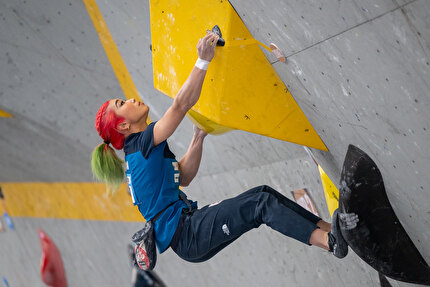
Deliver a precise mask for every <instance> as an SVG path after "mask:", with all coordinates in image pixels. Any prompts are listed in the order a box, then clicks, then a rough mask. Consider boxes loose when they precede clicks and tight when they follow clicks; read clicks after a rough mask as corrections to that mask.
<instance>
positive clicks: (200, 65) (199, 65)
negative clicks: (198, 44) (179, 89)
mask: <svg viewBox="0 0 430 287" xmlns="http://www.w3.org/2000/svg"><path fill="white" fill-rule="evenodd" d="M209 63H210V62H208V61H206V60H202V59H200V58H198V59H197V61H196V64H195V66H196V67H197V68H199V69H200V70H205V71H206V70H207V69H208V67H209Z"/></svg>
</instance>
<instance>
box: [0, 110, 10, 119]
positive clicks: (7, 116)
mask: <svg viewBox="0 0 430 287" xmlns="http://www.w3.org/2000/svg"><path fill="white" fill-rule="evenodd" d="M0 117H2V118H13V116H12V115H11V114H9V113H6V112H5V111H2V110H0Z"/></svg>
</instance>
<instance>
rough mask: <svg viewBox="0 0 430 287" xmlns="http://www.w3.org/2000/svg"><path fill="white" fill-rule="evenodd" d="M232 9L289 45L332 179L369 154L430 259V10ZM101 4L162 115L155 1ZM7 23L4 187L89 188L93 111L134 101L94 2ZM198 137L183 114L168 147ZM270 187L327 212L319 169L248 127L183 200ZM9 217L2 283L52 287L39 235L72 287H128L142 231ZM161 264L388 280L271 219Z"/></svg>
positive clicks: (171, 275)
mask: <svg viewBox="0 0 430 287" xmlns="http://www.w3.org/2000/svg"><path fill="white" fill-rule="evenodd" d="M231 3H232V5H233V6H234V7H235V9H236V11H237V12H238V14H239V15H240V17H241V18H242V20H243V21H244V23H245V24H246V26H247V27H248V29H249V30H250V32H251V33H252V35H253V36H254V37H255V38H256V39H257V40H259V41H261V42H263V43H266V44H268V43H270V42H274V43H276V44H277V45H278V47H280V48H281V49H282V50H283V51H284V52H285V54H286V56H287V62H286V63H285V64H283V63H280V62H275V60H276V59H275V58H274V57H273V55H270V54H267V57H268V60H269V61H271V62H275V63H274V64H273V66H274V68H275V69H276V71H277V72H278V74H279V75H280V77H281V78H282V80H283V81H284V83H285V84H286V85H287V86H288V88H289V90H290V92H291V94H292V95H293V96H294V98H295V99H296V101H297V102H298V104H299V105H300V107H301V108H302V110H303V111H304V113H305V114H306V116H307V118H308V119H309V121H310V122H311V123H312V125H313V126H314V127H315V129H316V131H317V132H318V133H319V135H320V136H321V138H322V140H323V141H324V142H325V144H326V145H327V147H328V148H329V150H330V151H329V152H318V151H315V154H316V156H317V158H318V160H319V161H320V163H321V165H322V166H323V168H324V170H325V171H326V172H327V173H328V175H329V176H330V177H331V179H332V180H333V181H334V182H335V183H337V182H338V181H339V178H340V169H341V167H342V163H343V158H344V156H345V153H346V149H347V146H348V144H354V145H356V146H358V147H360V148H361V149H363V150H364V151H365V152H366V153H368V154H369V155H370V156H371V157H372V158H373V159H374V160H375V162H376V163H377V165H378V166H379V168H380V170H381V172H382V175H383V177H384V181H385V185H386V189H387V194H388V197H389V199H390V202H391V204H392V206H393V208H394V210H395V212H396V214H397V216H398V217H399V219H400V221H401V223H402V225H403V226H404V228H405V229H406V231H407V232H408V234H409V235H410V237H411V239H412V240H413V241H414V243H415V244H416V246H417V248H418V249H419V250H420V252H421V254H422V255H423V257H424V258H425V259H426V261H427V262H430V248H429V247H428V245H427V244H425V243H426V242H428V240H429V237H430V229H429V221H430V208H429V206H430V196H429V191H428V187H429V183H430V178H429V176H428V170H429V169H430V164H429V157H430V154H429V152H428V149H427V147H428V143H429V140H430V134H429V130H430V126H429V122H430V116H429V113H428V109H429V106H430V97H429V92H428V90H429V88H430V77H429V75H430V64H429V61H430V59H429V54H430V14H429V11H430V2H428V1H425V0H413V1H406V0H404V1H400V0H399V1H396V0H379V1H359V2H357V1H353V0H342V1H325V2H321V1H270V3H269V2H268V1H257V0H247V1H244V0H234V1H231ZM97 4H98V5H99V8H100V10H101V12H102V14H103V17H104V19H105V21H106V23H107V26H108V28H109V30H110V32H111V33H112V36H113V38H114V40H115V43H116V45H117V47H118V49H119V52H120V54H121V56H122V58H123V60H124V62H125V64H126V66H127V68H128V71H129V72H130V74H131V77H132V78H133V81H134V83H135V85H136V87H137V90H138V91H139V94H140V95H141V98H142V99H143V100H144V101H145V102H146V103H148V104H149V106H150V108H151V113H150V116H151V119H153V120H156V119H159V118H160V117H161V116H162V115H163V113H164V111H165V110H166V109H167V108H168V107H169V105H170V104H171V99H170V98H168V97H167V96H164V95H162V94H161V93H159V92H157V91H156V90H155V89H154V87H153V83H152V63H151V60H152V59H151V51H150V43H151V35H150V19H149V3H148V2H147V1H130V0H126V1H121V2H118V1H113V0H98V1H97ZM0 23H1V24H0V63H1V66H0V67H1V68H0V109H1V110H4V111H6V112H8V113H11V114H12V115H13V116H14V117H13V118H0V131H1V132H0V148H1V153H0V181H1V182H34V181H36V182H39V181H42V182H58V181H60V182H61V181H64V182H73V181H82V182H86V181H91V180H92V175H91V172H90V168H89V158H90V154H91V151H92V149H93V147H95V146H96V144H98V143H100V139H99V138H98V136H97V133H96V132H95V131H94V128H93V125H94V124H93V123H94V116H95V113H96V111H97V109H98V107H99V106H100V105H101V104H102V103H103V102H104V101H106V100H107V99H110V98H115V97H122V96H123V94H122V90H121V88H120V86H119V84H118V82H117V80H116V77H115V75H114V73H113V71H112V67H111V65H110V63H109V61H108V60H107V57H106V54H105V52H104V50H103V47H102V45H101V43H100V40H99V38H98V36H97V33H96V31H95V29H94V26H93V24H92V22H91V19H90V17H89V15H88V12H87V10H86V8H85V5H84V3H83V2H82V1H76V0H73V1H72V0H68V1H67V0H61V1H52V0H39V1H28V0H27V1H23V0H21V1H11V0H0ZM202 33H204V31H202ZM268 112H270V111H268ZM191 137H192V124H191V123H190V121H189V120H185V121H184V122H183V123H182V124H181V126H180V128H179V129H178V130H177V132H176V133H175V134H174V135H173V136H172V138H171V139H170V141H169V144H170V146H171V148H172V150H173V151H174V152H175V154H176V155H177V157H180V156H182V155H183V154H184V153H185V151H186V149H187V147H188V144H189V141H190V140H191ZM259 184H268V185H270V186H272V187H274V188H276V189H278V190H279V191H280V192H282V193H283V194H285V195H286V196H287V197H289V198H292V196H291V193H290V192H291V191H292V190H294V189H299V188H307V189H308V191H309V193H310V194H311V196H312V197H313V199H314V201H315V202H316V204H317V206H318V209H319V212H320V214H321V215H322V217H323V218H324V219H326V220H328V219H329V214H328V211H327V210H326V207H325V203H324V197H323V193H322V187H321V183H320V180H319V175H318V171H317V169H316V167H315V166H314V164H313V162H311V161H310V159H309V158H308V157H307V155H306V153H305V152H304V150H303V148H302V147H301V146H298V145H295V144H291V143H287V142H282V141H279V140H275V139H270V138H265V137H262V136H259V135H254V134H249V133H246V132H242V131H233V132H230V133H228V134H225V135H221V136H209V137H208V138H207V140H206V144H205V149H204V155H203V161H202V166H201V169H200V171H199V174H198V176H197V178H196V179H195V182H194V183H193V184H192V185H191V186H190V187H189V188H187V189H186V190H185V191H186V192H187V194H188V196H189V197H190V198H193V199H196V200H198V201H199V205H200V206H203V205H205V204H209V203H211V202H215V201H218V200H221V199H223V198H225V197H227V196H234V195H236V194H238V193H240V192H242V191H244V190H246V189H247V188H250V187H253V186H255V185H259ZM13 220H14V223H15V226H16V231H14V232H13V231H7V232H5V233H2V234H0V254H1V256H0V275H2V276H6V277H7V278H8V280H9V283H10V286H28V284H29V282H31V285H32V286H43V284H42V282H41V280H40V276H39V258H40V254H41V251H40V246H39V242H38V239H37V228H39V227H41V228H43V229H44V230H45V231H46V232H47V233H48V234H49V235H50V236H51V237H52V238H53V240H54V241H55V242H56V243H57V245H58V246H59V247H60V249H61V253H62V257H63V261H64V263H65V268H66V273H67V277H68V281H69V284H70V286H127V285H128V284H129V282H130V276H131V268H130V266H129V261H128V257H127V252H126V245H127V243H128V242H129V238H130V236H131V235H132V233H134V231H135V230H137V229H138V228H139V226H141V224H139V223H126V222H111V221H84V220H64V219H61V220H60V219H37V218H14V219H13ZM3 223H4V221H3ZM156 271H157V273H158V274H159V275H160V276H161V277H162V278H163V279H164V280H165V282H166V283H167V285H168V286H188V285H191V284H194V285H197V286H200V285H203V284H204V285H206V286H220V285H222V286H261V285H263V284H266V285H270V286H285V285H287V284H288V285H290V286H309V285H311V284H312V285H313V286H327V285H330V286H345V285H349V286H379V279H378V275H377V272H376V271H374V270H373V269H372V268H371V267H369V266H368V265H367V264H366V263H364V262H362V261H361V260H360V259H359V258H358V257H357V256H356V255H355V254H354V253H352V252H351V253H350V255H348V257H347V258H345V259H344V260H342V261H340V260H336V259H335V258H334V257H333V256H331V255H329V254H328V253H327V252H323V251H321V250H318V249H317V248H314V247H311V248H310V247H307V246H304V245H302V244H300V243H298V242H295V241H294V240H292V239H287V238H285V237H283V236H281V235H280V234H278V233H276V232H274V231H272V230H271V229H269V228H267V227H265V226H262V227H260V228H259V229H257V230H253V231H251V232H249V233H248V234H245V235H244V236H243V237H242V238H241V239H240V240H238V241H237V242H235V243H233V244H232V245H231V246H230V247H228V248H226V249H225V250H223V251H222V252H221V253H220V254H219V255H217V256H216V257H215V258H213V259H212V260H210V261H208V262H205V263H201V264H191V263H187V262H184V261H182V260H181V259H179V258H178V257H177V256H176V255H175V254H174V253H173V252H172V251H171V250H168V251H167V252H166V253H164V254H163V255H161V256H159V262H158V264H157V267H156ZM390 282H391V283H392V284H393V286H413V285H412V284H406V283H400V282H395V281H394V280H390Z"/></svg>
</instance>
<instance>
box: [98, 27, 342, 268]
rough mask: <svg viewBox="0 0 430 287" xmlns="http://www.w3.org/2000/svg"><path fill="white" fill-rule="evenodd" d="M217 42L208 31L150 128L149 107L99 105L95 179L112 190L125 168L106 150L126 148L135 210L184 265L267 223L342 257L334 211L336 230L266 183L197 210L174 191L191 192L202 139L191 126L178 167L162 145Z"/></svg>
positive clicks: (195, 95) (197, 87)
mask: <svg viewBox="0 0 430 287" xmlns="http://www.w3.org/2000/svg"><path fill="white" fill-rule="evenodd" d="M217 41H218V36H217V35H216V34H214V33H212V32H208V33H207V34H206V35H205V36H204V37H203V38H202V39H200V40H199V42H198V44H197V54H198V60H197V62H196V65H195V67H194V68H193V70H192V71H191V73H190V75H189V77H188V79H187V80H186V82H185V83H184V84H183V86H182V87H181V89H180V90H179V92H178V94H177V95H176V97H175V99H174V101H173V103H172V105H171V106H170V107H169V109H168V110H167V111H166V113H165V114H164V115H163V117H162V118H161V119H159V120H158V121H157V122H152V123H150V124H149V125H148V124H147V117H148V112H149V108H148V106H146V105H145V104H144V103H142V102H139V101H136V100H135V99H130V100H127V101H124V100H121V99H113V100H109V101H107V102H106V103H104V104H103V105H102V106H101V107H100V109H99V111H98V113H97V116H96V119H95V127H96V130H97V132H98V133H99V135H100V137H101V138H102V139H103V141H104V143H102V144H100V145H99V146H98V147H96V148H95V150H94V152H93V157H92V162H91V163H92V164H91V165H92V169H93V173H94V175H95V176H96V177H97V178H98V179H100V180H102V181H104V182H106V183H107V184H108V186H111V187H112V188H113V189H114V190H115V189H117V187H118V185H119V184H120V183H121V182H122V181H123V177H124V170H123V165H122V164H123V162H122V160H120V159H119V158H118V157H117V155H116V153H115V151H114V150H113V149H112V148H111V146H110V145H112V146H113V147H114V148H115V149H117V150H121V149H123V150H124V153H125V166H126V176H127V180H128V184H129V188H130V192H131V195H132V201H133V204H134V205H137V206H138V208H139V211H140V212H141V214H142V215H143V217H144V218H145V219H146V220H151V219H152V218H154V217H155V216H156V215H158V216H157V221H156V222H155V225H154V232H155V239H156V245H157V249H158V251H159V253H163V252H164V251H165V250H166V249H167V248H169V247H171V248H172V249H173V250H174V252H175V253H176V254H178V256H180V257H181V258H182V259H184V260H187V261H190V262H202V261H205V260H208V259H210V258H211V257H212V256H214V255H215V254H217V253H218V252H219V251H220V250H221V249H223V248H224V247H226V246H227V245H229V244H230V243H232V242H233V241H234V240H236V239H237V238H238V237H240V236H241V235H242V234H244V233H245V232H247V231H249V230H251V229H253V228H257V227H258V226H260V225H261V224H263V223H264V224H266V225H268V226H270V227H271V228H273V229H275V230H277V231H279V232H281V233H282V234H284V235H286V236H288V237H292V238H294V239H296V240H299V241H301V242H303V243H304V244H307V245H315V246H318V247H320V248H323V249H326V250H329V251H330V252H332V253H333V254H334V255H335V256H336V257H339V258H343V257H345V256H346V254H347V252H348V246H347V243H346V242H345V241H344V239H343V238H342V236H341V233H340V227H339V224H338V220H337V218H338V216H337V212H336V213H335V214H334V216H333V218H334V220H333V223H334V224H329V223H327V222H325V221H323V220H321V218H319V217H317V216H315V215H314V214H312V213H310V212H308V211H307V210H305V209H304V208H302V207H301V206H299V205H298V204H296V203H295V202H293V201H291V200H289V199H288V198H286V197H285V196H283V195H282V194H281V193H279V192H277V191H276V190H274V189H272V188H270V187H268V186H265V185H263V186H258V187H255V188H252V189H250V190H248V191H246V192H244V193H242V194H239V195H238V196H236V197H234V198H229V199H225V200H223V201H221V202H219V203H215V204H211V205H208V206H204V207H202V208H198V207H197V202H195V201H191V204H189V205H190V208H188V205H187V203H189V201H188V200H186V198H184V194H183V192H182V191H181V190H180V189H179V187H180V186H188V185H189V184H190V183H191V181H192V180H193V178H194V177H195V175H196V173H197V171H198V168H199V165H200V160H201V157H202V148H203V141H204V139H205V137H206V135H207V134H206V132H205V131H203V130H201V129H199V128H197V127H195V128H194V136H193V138H192V140H191V143H190V145H189V148H188V151H187V152H186V154H185V155H184V156H183V157H182V158H181V159H180V160H179V161H176V159H175V155H174V154H173V153H172V152H171V151H170V149H169V146H168V144H167V141H166V140H167V139H168V138H169V137H170V136H171V135H172V134H173V132H174V131H175V130H176V128H177V127H178V125H179V123H180V122H181V121H182V120H183V118H184V117H185V114H186V113H187V112H188V110H189V109H191V107H193V106H194V104H196V102H197V101H198V99H199V97H200V92H201V89H202V85H203V81H204V78H205V75H206V70H207V68H208V65H209V63H210V62H211V60H212V58H213V57H214V54H215V47H216V43H217Z"/></svg>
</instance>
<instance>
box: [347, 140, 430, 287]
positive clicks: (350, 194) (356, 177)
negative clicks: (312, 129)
mask: <svg viewBox="0 0 430 287" xmlns="http://www.w3.org/2000/svg"><path fill="white" fill-rule="evenodd" d="M339 195H340V199H339V209H340V210H341V212H342V213H355V214H357V215H358V218H359V219H360V221H359V222H358V225H357V227H356V228H354V229H352V230H342V235H343V237H344V238H345V240H346V242H348V245H349V246H350V247H351V249H352V250H353V251H354V252H355V253H357V255H358V256H360V257H361V259H363V260H364V261H365V262H366V263H368V264H369V265H370V266H372V267H373V268H375V269H376V270H377V271H378V272H381V273H382V274H384V275H386V276H388V277H391V278H393V279H396V280H399V281H404V282H410V283H418V284H424V285H430V267H429V266H428V265H427V263H426V262H425V260H424V258H423V257H422V256H421V254H420V253H419V251H418V249H417V248H416V247H415V245H414V243H413V242H412V240H411V239H410V238H409V236H408V234H407V233H406V231H405V229H404V228H403V227H402V226H401V224H400V222H399V219H398V218H397V216H396V214H395V213H394V210H393V208H392V207H391V204H390V202H389V200H388V197H387V194H386V192H385V187H384V182H383V180H382V175H381V173H380V171H379V169H378V167H377V166H376V164H375V163H374V162H373V160H372V159H371V158H370V157H369V156H368V155H367V154H366V153H365V152H363V151H362V150H360V149H359V148H357V147H355V146H353V145H349V147H348V152H347V154H346V156H345V161H344V163H343V168H342V174H341V186H340V189H339Z"/></svg>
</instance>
